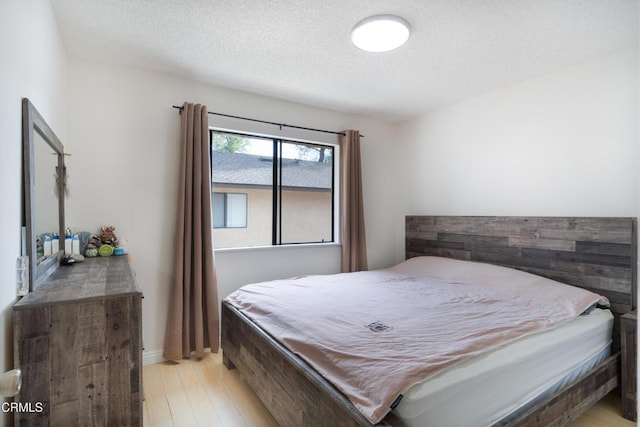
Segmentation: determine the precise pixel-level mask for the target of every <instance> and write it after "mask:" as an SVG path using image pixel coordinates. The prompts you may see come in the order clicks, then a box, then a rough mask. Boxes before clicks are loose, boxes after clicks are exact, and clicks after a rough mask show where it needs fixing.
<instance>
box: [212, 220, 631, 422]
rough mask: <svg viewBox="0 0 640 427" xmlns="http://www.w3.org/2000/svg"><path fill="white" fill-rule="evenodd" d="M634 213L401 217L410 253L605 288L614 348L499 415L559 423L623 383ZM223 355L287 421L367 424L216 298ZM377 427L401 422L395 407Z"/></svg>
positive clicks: (301, 365) (322, 382)
mask: <svg viewBox="0 0 640 427" xmlns="http://www.w3.org/2000/svg"><path fill="white" fill-rule="evenodd" d="M636 243H637V237H636V220H635V218H568V217H459V216H456V217H453V216H408V217H406V257H407V258H411V257H415V256H420V255H438V256H444V257H449V258H457V259H465V260H471V261H480V262H487V263H492V264H498V265H503V266H508V267H512V268H517V269H520V270H524V271H528V272H531V273H535V274H538V275H541V276H545V277H549V278H551V279H555V280H559V281H562V282H565V283H569V284H572V285H574V286H579V287H582V288H586V289H590V290H593V291H595V292H598V293H600V294H602V295H605V296H606V297H607V298H609V300H610V301H611V303H612V311H613V313H614V316H615V322H614V344H613V355H612V356H611V357H609V358H608V359H607V360H605V361H604V362H603V363H601V364H600V365H598V366H596V367H595V368H594V369H593V370H591V371H590V372H588V373H586V374H585V375H583V376H582V377H580V378H578V379H577V380H576V381H575V382H574V383H572V384H570V385H568V386H567V387H565V388H564V389H562V390H560V391H559V392H558V393H556V394H554V395H553V396H550V397H548V398H545V399H544V400H542V401H540V402H538V403H537V404H536V405H535V406H534V407H532V408H530V409H528V410H526V411H524V412H523V413H519V414H515V415H514V416H512V417H511V418H509V419H505V420H502V421H500V422H499V423H497V424H496V425H500V426H561V425H564V424H566V423H568V422H571V421H573V420H575V419H576V418H577V417H578V416H580V415H581V414H582V413H583V412H585V411H586V410H587V409H588V408H589V407H591V406H592V405H593V404H594V403H596V402H597V401H598V400H600V399H601V398H602V397H603V396H605V395H606V394H607V393H609V392H610V391H611V390H613V389H614V388H616V387H617V386H618V385H619V383H620V355H619V346H620V342H619V336H620V332H619V325H620V317H621V316H622V315H623V314H625V313H627V312H629V311H631V310H633V309H635V301H636V298H635V294H636V288H637V272H636V259H637V249H636V248H637V244H636ZM221 340H222V349H223V362H224V364H225V366H227V368H229V369H233V368H238V369H239V371H240V373H241V374H242V376H243V378H244V380H245V381H246V382H247V383H248V384H249V386H250V387H251V388H252V389H253V390H254V392H255V393H256V395H257V396H258V397H259V398H260V400H261V401H262V402H263V403H264V404H265V406H266V407H267V408H268V409H269V411H270V412H271V413H272V414H273V416H274V418H275V419H276V420H277V421H278V422H279V423H280V425H282V426H283V427H288V426H296V427H297V426H302V425H304V426H371V423H369V422H368V420H367V419H366V418H364V417H363V416H362V415H361V414H360V413H359V412H358V411H357V410H356V409H355V408H354V406H353V405H352V404H351V403H350V402H349V401H348V400H347V399H346V398H345V397H344V395H342V393H340V392H339V391H337V390H336V389H335V388H334V387H333V386H332V385H331V384H330V383H328V382H327V381H326V380H325V379H324V378H323V377H321V376H320V375H319V374H318V373H317V372H315V371H314V370H313V369H312V368H311V367H310V366H309V365H308V364H307V363H305V362H304V361H303V360H301V359H300V358H299V357H297V356H296V355H295V354H293V353H291V352H290V351H288V350H287V349H286V348H284V347H283V346H282V345H280V344H279V343H278V342H277V341H276V340H274V339H273V338H272V337H271V336H270V335H269V334H267V333H265V332H264V331H262V330H261V329H260V328H259V327H258V326H256V325H255V324H254V323H253V322H252V321H251V320H249V319H248V318H247V317H246V316H244V315H243V314H242V313H241V312H239V311H238V310H236V309H235V308H234V307H232V306H230V305H228V304H226V303H223V304H222V336H221ZM378 425H379V426H402V423H401V422H400V421H399V420H398V419H396V418H394V416H393V414H390V415H389V416H387V417H386V418H385V419H384V420H383V421H382V422H381V423H379V424H378Z"/></svg>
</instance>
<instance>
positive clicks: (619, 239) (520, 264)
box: [406, 216, 637, 315]
mask: <svg viewBox="0 0 640 427" xmlns="http://www.w3.org/2000/svg"><path fill="white" fill-rule="evenodd" d="M636 226H637V224H636V219H635V218H592V217H508V216H500V217H480V216H407V217H406V257H407V258H412V257H415V256H420V255H436V256H443V257H447V258H457V259H464V260H469V261H479V262H487V263H491V264H498V265H503V266H507V267H512V268H517V269H519V270H524V271H527V272H530V273H534V274H537V275H540V276H544V277H548V278H550V279H554V280H557V281H560V282H563V283H568V284H570V285H574V286H578V287H581V288H585V289H589V290H591V291H593V292H596V293H599V294H601V295H604V296H606V297H607V298H608V299H609V301H610V302H611V309H612V311H613V312H614V313H616V314H617V315H620V314H624V313H627V312H629V311H631V310H633V309H635V308H636V289H637V271H636V266H637V238H636V228H637V227H636Z"/></svg>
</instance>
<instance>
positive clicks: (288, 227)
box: [211, 130, 337, 248]
mask: <svg viewBox="0 0 640 427" xmlns="http://www.w3.org/2000/svg"><path fill="white" fill-rule="evenodd" d="M211 142H212V144H211V146H212V154H211V158H212V162H211V165H212V174H211V176H212V191H213V197H212V204H213V206H212V210H213V222H214V232H213V236H214V245H215V247H216V248H229V247H250V246H270V245H284V244H299V243H322V242H334V241H335V237H334V229H335V227H334V224H335V221H334V214H335V193H334V181H335V172H334V159H335V156H336V151H337V148H336V147H334V146H331V145H325V144H319V143H309V142H300V141H292V140H284V139H279V138H266V137H262V136H255V135H246V134H236V133H229V132H219V131H213V130H212V131H211Z"/></svg>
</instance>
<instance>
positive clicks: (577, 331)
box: [393, 309, 613, 427]
mask: <svg viewBox="0 0 640 427" xmlns="http://www.w3.org/2000/svg"><path fill="white" fill-rule="evenodd" d="M612 325H613V316H612V314H611V312H610V311H609V310H601V309H594V310H592V311H591V313H590V314H588V315H583V316H580V317H579V318H577V319H574V320H572V321H570V322H567V323H565V324H563V325H561V326H559V327H557V328H555V329H553V330H551V331H547V332H543V333H539V334H535V335H531V336H528V337H526V338H523V339H521V340H519V341H516V342H514V343H511V344H509V345H507V346H505V347H502V348H500V349H497V350H494V351H492V352H490V353H488V354H486V355H484V356H481V357H477V358H474V359H473V360H469V361H466V362H463V363H461V364H459V365H457V366H455V367H452V368H450V369H448V370H447V371H445V372H443V373H441V374H440V375H438V376H436V377H434V378H431V379H429V380H427V381H425V382H423V383H420V384H417V385H415V386H413V387H411V388H410V389H409V390H408V391H407V392H406V393H404V395H403V398H402V400H401V401H400V404H399V405H398V406H397V407H396V409H395V410H394V411H393V412H394V413H395V414H396V416H398V417H399V418H400V419H402V421H403V422H405V423H406V424H407V426H409V427H426V426H436V427H448V426H452V427H453V426H455V427H464V426H474V427H475V426H489V425H492V424H493V423H495V422H497V421H499V420H501V419H503V418H505V417H507V416H508V415H509V414H511V413H513V412H515V411H517V410H518V409H520V408H522V407H523V406H526V405H527V404H528V403H529V402H532V401H533V400H535V399H537V398H540V397H541V396H542V395H544V394H545V393H549V392H553V391H555V389H557V388H559V387H561V386H563V384H564V383H566V382H567V381H569V380H570V379H572V378H573V377H576V376H578V375H580V374H581V373H582V372H583V371H584V372H586V371H587V370H588V369H590V368H591V367H592V366H594V365H595V364H597V363H598V362H599V361H600V360H603V359H604V358H606V357H607V356H608V355H609V347H610V344H611V329H612Z"/></svg>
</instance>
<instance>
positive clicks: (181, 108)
mask: <svg viewBox="0 0 640 427" xmlns="http://www.w3.org/2000/svg"><path fill="white" fill-rule="evenodd" d="M172 107H173V108H176V109H178V110H180V114H182V110H183V108H184V107H178V106H177V105H172ZM207 113H209V114H213V115H216V116H222V117H230V118H232V119H240V120H248V121H250V122H257V123H264V124H267V125H274V126H279V127H280V130H282V128H283V127H287V128H293V129H302V130H310V131H312V132H323V133H332V134H334V135H342V136H344V133H343V132H334V131H332V130H324V129H314V128H307V127H304V126H294V125H287V124H285V123H276V122H268V121H266V120H258V119H250V118H249V117H242V116H233V115H231V114H223V113H214V112H213V111H207ZM360 138H364V135H360Z"/></svg>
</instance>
